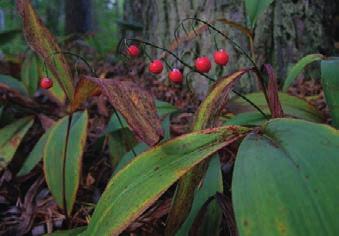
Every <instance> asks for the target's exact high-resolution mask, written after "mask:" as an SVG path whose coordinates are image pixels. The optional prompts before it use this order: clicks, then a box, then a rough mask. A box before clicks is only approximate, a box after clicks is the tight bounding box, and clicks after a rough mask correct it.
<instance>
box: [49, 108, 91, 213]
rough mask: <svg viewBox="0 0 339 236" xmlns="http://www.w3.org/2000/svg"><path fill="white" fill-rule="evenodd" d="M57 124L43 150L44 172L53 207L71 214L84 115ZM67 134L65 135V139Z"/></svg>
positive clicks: (83, 140) (83, 137)
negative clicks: (52, 199) (55, 206)
mask: <svg viewBox="0 0 339 236" xmlns="http://www.w3.org/2000/svg"><path fill="white" fill-rule="evenodd" d="M69 120H70V119H69V116H66V117H64V118H62V119H61V120H59V121H58V122H57V123H56V124H55V125H54V126H53V127H52V128H51V130H50V134H49V135H48V138H47V141H46V144H45V149H44V172H45V178H46V182H47V185H48V187H49V189H50V191H51V193H52V195H53V197H54V198H55V201H56V202H57V204H58V205H59V206H60V207H62V208H64V209H66V212H67V214H68V215H70V214H71V213H72V209H73V205H74V202H75V198H76V193H77V190H78V186H79V181H80V173H81V166H82V155H83V152H84V148H85V143H86V138H87V124H88V114H87V112H78V113H75V114H74V115H73V116H72V122H71V125H70V130H68V123H69ZM67 134H68V135H67Z"/></svg>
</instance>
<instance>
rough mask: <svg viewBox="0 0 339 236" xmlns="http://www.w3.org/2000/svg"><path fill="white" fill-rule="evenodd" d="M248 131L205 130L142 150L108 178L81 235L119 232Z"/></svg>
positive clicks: (228, 129) (226, 128)
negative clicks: (194, 167)
mask: <svg viewBox="0 0 339 236" xmlns="http://www.w3.org/2000/svg"><path fill="white" fill-rule="evenodd" d="M235 130H236V131H237V132H234V131H235ZM249 131H250V130H249V129H247V128H242V127H233V129H230V128H229V127H221V128H216V129H208V130H203V131H198V132H194V133H190V134H187V135H183V136H180V137H177V138H175V139H172V140H170V141H168V142H165V143H163V144H161V145H159V146H156V147H154V148H151V149H150V150H148V151H146V152H143V153H142V154H140V155H139V156H137V157H136V158H135V159H133V161H131V162H130V163H129V164H128V165H126V166H125V167H124V168H123V169H122V170H120V171H119V172H118V173H117V174H116V175H114V177H113V178H112V179H111V180H110V182H109V183H108V185H107V187H106V190H105V192H104V193H103V194H102V196H101V198H100V200H99V202H98V204H97V206H96V209H95V211H94V213H93V216H92V218H91V221H90V224H89V225H88V228H87V230H86V231H85V232H84V233H83V234H82V235H83V236H85V235H86V236H87V235H88V236H89V235H119V234H120V233H121V232H122V231H123V230H124V229H126V228H127V227H128V226H129V225H130V223H132V222H133V221H134V220H135V219H137V218H138V217H139V216H140V215H141V214H142V213H143V212H144V211H145V210H146V209H147V208H148V207H149V206H151V205H152V204H153V203H154V202H155V201H156V200H157V199H158V198H159V197H160V196H161V195H162V194H163V193H164V192H165V191H166V190H167V189H168V188H169V187H170V186H171V185H172V184H174V183H175V182H176V181H177V180H178V179H179V178H180V177H182V176H183V175H184V174H186V173H187V172H188V171H190V170H191V169H192V167H193V166H195V165H197V164H199V163H201V162H202V161H203V160H205V159H206V158H208V157H210V156H211V155H212V154H214V153H215V152H217V151H218V150H220V149H221V148H223V147H225V146H227V145H229V144H230V143H232V142H233V141H234V140H237V139H238V138H239V136H241V135H244V134H245V133H247V132H249Z"/></svg>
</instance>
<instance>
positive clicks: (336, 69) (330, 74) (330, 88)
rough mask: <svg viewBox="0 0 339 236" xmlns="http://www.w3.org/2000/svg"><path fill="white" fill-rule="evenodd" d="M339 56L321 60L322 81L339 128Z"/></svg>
mask: <svg viewBox="0 0 339 236" xmlns="http://www.w3.org/2000/svg"><path fill="white" fill-rule="evenodd" d="M338 75H339V58H333V59H329V60H324V61H322V62H321V82H322V85H323V89H324V93H325V98H326V102H327V105H328V107H329V109H330V113H331V116H332V120H333V121H332V123H333V125H334V126H335V127H336V128H337V129H339V79H338V78H339V77H338Z"/></svg>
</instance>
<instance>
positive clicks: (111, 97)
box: [84, 76, 163, 146]
mask: <svg viewBox="0 0 339 236" xmlns="http://www.w3.org/2000/svg"><path fill="white" fill-rule="evenodd" d="M84 78H86V79H88V80H90V81H93V82H95V83H96V84H97V85H99V87H100V88H101V91H102V93H103V94H104V95H106V96H107V98H108V101H109V102H110V103H111V104H112V106H113V107H114V108H115V109H116V110H117V111H119V112H120V113H121V115H122V116H123V117H124V118H125V119H126V121H127V123H128V125H129V127H130V129H131V130H132V131H133V132H134V133H135V135H136V136H137V137H138V138H140V139H141V140H142V141H144V142H145V143H146V144H148V145H151V146H154V145H155V144H157V143H158V142H159V141H160V140H161V138H162V137H163V130H162V128H161V121H160V118H159V116H158V114H157V111H156V106H155V102H154V99H153V97H152V95H150V94H149V93H148V92H147V91H145V90H144V89H142V88H140V87H139V86H138V85H137V84H135V83H134V82H132V81H128V80H122V79H121V78H115V79H98V78H93V77H89V76H86V77H84Z"/></svg>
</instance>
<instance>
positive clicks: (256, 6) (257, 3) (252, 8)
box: [245, 0, 273, 28]
mask: <svg viewBox="0 0 339 236" xmlns="http://www.w3.org/2000/svg"><path fill="white" fill-rule="evenodd" d="M272 2H273V0H245V8H246V12H247V15H248V17H249V19H250V23H251V26H252V28H253V27H254V25H255V23H256V21H257V19H258V17H259V16H260V15H261V14H262V13H264V11H265V10H266V9H267V8H268V6H269V5H270V4H271V3H272Z"/></svg>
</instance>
